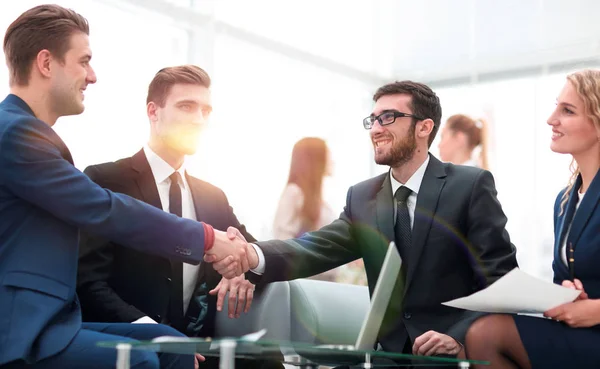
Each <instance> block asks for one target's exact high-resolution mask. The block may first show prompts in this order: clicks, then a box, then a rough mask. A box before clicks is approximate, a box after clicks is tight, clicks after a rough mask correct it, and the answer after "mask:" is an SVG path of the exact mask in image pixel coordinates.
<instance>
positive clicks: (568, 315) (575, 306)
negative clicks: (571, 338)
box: [544, 299, 600, 328]
mask: <svg viewBox="0 0 600 369" xmlns="http://www.w3.org/2000/svg"><path fill="white" fill-rule="evenodd" d="M599 311H600V300H595V299H583V300H575V301H574V302H569V303H566V304H562V305H560V306H557V307H555V308H554V309H550V310H548V311H546V312H545V313H544V316H545V317H547V318H552V319H554V320H557V321H559V322H564V323H565V324H567V325H568V326H570V327H573V328H586V327H592V326H594V325H596V324H600V313H599Z"/></svg>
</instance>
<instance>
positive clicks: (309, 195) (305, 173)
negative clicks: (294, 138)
mask: <svg viewBox="0 0 600 369" xmlns="http://www.w3.org/2000/svg"><path fill="white" fill-rule="evenodd" d="M329 175H331V163H330V155H329V150H328V149H327V144H326V143H325V141H323V140H322V139H320V138H316V137H306V138H303V139H301V140H300V141H298V142H297V143H296V144H295V145H294V149H293V151H292V163H291V166H290V174H289V177H288V181H287V185H286V186H285V189H284V190H283V194H282V195H281V198H280V200H279V206H278V207H277V212H276V214H275V221H274V223H273V235H274V236H275V238H277V239H280V240H285V239H289V238H295V237H300V236H301V235H302V234H303V233H305V232H309V231H314V230H317V229H319V228H321V227H322V226H324V225H327V224H329V223H331V222H332V221H333V220H334V219H335V214H334V213H333V211H332V210H331V208H330V207H329V205H327V203H326V202H325V201H323V179H324V178H325V176H329Z"/></svg>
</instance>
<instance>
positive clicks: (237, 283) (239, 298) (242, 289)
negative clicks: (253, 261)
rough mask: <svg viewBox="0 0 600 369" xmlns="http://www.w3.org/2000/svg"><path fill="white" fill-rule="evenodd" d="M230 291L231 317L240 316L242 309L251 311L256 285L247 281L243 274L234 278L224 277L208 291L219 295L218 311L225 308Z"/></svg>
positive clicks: (229, 309)
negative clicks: (224, 303)
mask: <svg viewBox="0 0 600 369" xmlns="http://www.w3.org/2000/svg"><path fill="white" fill-rule="evenodd" d="M227 292H229V303H228V312H229V317H230V318H234V317H235V318H239V317H240V314H241V313H242V310H243V311H244V312H245V313H247V312H248V311H250V306H251V305H252V300H253V299H254V285H253V284H252V283H250V282H249V281H247V280H246V279H245V278H244V275H243V274H242V275H241V276H239V277H235V278H232V279H227V278H222V279H221V282H219V284H218V285H217V287H215V288H214V289H213V290H211V291H209V292H208V293H209V294H211V295H217V311H221V310H223V302H224V301H225V296H226V295H227Z"/></svg>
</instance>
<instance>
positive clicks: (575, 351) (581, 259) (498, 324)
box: [466, 70, 600, 369]
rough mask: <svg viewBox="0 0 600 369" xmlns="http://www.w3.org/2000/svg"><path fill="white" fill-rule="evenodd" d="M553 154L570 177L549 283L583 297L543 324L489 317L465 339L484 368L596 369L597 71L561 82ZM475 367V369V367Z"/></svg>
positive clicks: (557, 217) (599, 236)
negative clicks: (567, 160) (564, 158)
mask: <svg viewBox="0 0 600 369" xmlns="http://www.w3.org/2000/svg"><path fill="white" fill-rule="evenodd" d="M548 124H549V125H550V126H551V127H552V143H551V144H550V148H551V149H552V151H554V152H557V153H562V154H570V155H571V156H572V157H573V168H575V170H574V172H573V176H572V178H571V181H570V184H569V185H568V186H567V188H565V189H564V190H562V191H561V192H560V193H559V194H558V196H557V198H556V202H555V204H554V236H555V241H554V261H553V263H552V268H553V270H554V283H556V284H562V285H563V286H566V287H569V288H575V289H578V290H581V294H580V295H579V297H578V298H577V300H576V301H574V302H570V303H567V304H564V305H561V306H558V307H556V308H554V309H551V310H549V311H547V312H545V313H544V315H545V316H546V317H547V318H550V319H540V318H534V317H529V316H522V315H517V316H511V315H489V316H486V317H484V318H482V319H480V320H478V321H477V322H475V323H474V324H473V325H472V326H471V328H470V329H469V331H468V333H467V339H466V351H467V355H468V357H469V358H471V359H482V360H489V361H490V362H491V366H486V367H485V368H521V369H529V368H578V369H582V368H599V367H600V350H598V347H599V346H600V268H598V265H600V232H598V230H599V229H600V208H599V207H598V205H599V204H600V173H599V170H600V70H583V71H580V72H576V73H573V74H571V75H569V76H568V77H567V82H566V83H565V86H564V88H563V90H562V92H561V93H560V95H559V97H558V99H557V104H556V109H555V111H554V112H553V113H552V115H551V116H550V118H549V119H548ZM476 367H477V366H476Z"/></svg>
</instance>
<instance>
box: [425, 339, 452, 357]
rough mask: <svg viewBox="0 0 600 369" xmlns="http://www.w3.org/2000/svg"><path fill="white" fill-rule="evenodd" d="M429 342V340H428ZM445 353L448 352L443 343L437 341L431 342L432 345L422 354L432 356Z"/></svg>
mask: <svg viewBox="0 0 600 369" xmlns="http://www.w3.org/2000/svg"><path fill="white" fill-rule="evenodd" d="M430 342H431V341H430ZM436 354H437V355H446V354H448V352H446V350H445V349H444V345H443V344H442V342H441V341H440V342H438V343H437V344H435V343H434V344H433V346H432V347H431V348H430V349H429V350H427V351H426V352H425V353H424V354H423V355H424V356H432V355H436Z"/></svg>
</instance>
